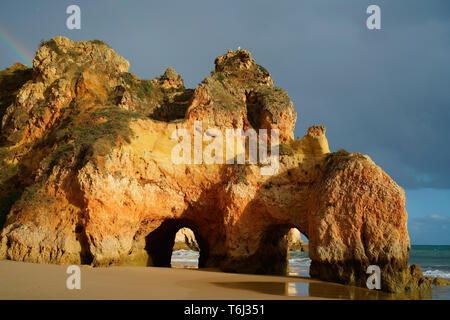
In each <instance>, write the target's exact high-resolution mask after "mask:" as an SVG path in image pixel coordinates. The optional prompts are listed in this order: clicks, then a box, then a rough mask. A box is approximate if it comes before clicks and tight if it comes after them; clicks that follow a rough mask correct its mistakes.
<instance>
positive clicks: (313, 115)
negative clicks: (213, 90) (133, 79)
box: [0, 0, 450, 188]
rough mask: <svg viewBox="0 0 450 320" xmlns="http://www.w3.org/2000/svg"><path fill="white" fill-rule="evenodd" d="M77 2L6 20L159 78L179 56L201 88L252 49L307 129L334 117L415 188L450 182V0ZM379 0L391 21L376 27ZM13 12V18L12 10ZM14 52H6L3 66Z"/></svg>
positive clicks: (25, 37)
mask: <svg viewBox="0 0 450 320" xmlns="http://www.w3.org/2000/svg"><path fill="white" fill-rule="evenodd" d="M73 2H74V1H41V2H39V4H40V5H37V4H33V5H30V2H28V1H14V2H8V4H2V10H1V13H0V17H1V19H0V21H1V23H0V24H2V25H6V26H7V27H8V29H9V30H12V31H13V32H14V33H15V34H18V35H19V37H21V40H22V41H23V42H26V43H28V44H30V47H33V46H34V48H35V46H36V45H37V44H38V42H39V40H41V39H42V38H50V37H52V36H55V35H65V36H68V37H70V38H71V39H73V40H87V39H94V38H99V39H103V40H105V41H106V42H108V43H109V44H110V45H111V46H112V47H113V48H114V49H116V51H117V52H118V53H120V54H121V55H123V56H124V57H125V58H127V59H128V60H129V61H130V62H131V71H132V72H135V73H136V74H138V75H139V76H141V77H145V78H152V77H154V76H156V75H159V74H161V73H163V72H164V69H165V68H166V67H168V66H173V67H174V68H175V70H177V71H178V72H179V73H180V74H181V75H182V76H183V78H184V79H185V82H186V84H187V85H188V86H191V87H194V86H196V85H197V84H198V83H199V82H200V81H202V79H203V78H204V77H205V76H207V75H208V74H209V71H210V70H211V69H212V68H213V61H214V58H215V57H216V56H217V55H219V54H223V53H224V52H226V50H227V49H228V48H233V49H235V48H236V47H238V46H240V47H242V48H244V49H249V50H250V51H251V52H252V53H253V56H254V58H255V59H256V61H257V63H259V64H261V65H263V66H265V67H266V68H267V69H268V70H269V71H270V72H271V74H272V77H273V78H274V80H275V83H276V85H278V86H280V87H282V88H284V89H286V90H287V92H288V94H289V95H290V97H291V99H292V100H293V101H294V103H295V107H296V109H297V112H298V114H299V118H298V122H297V127H296V132H295V133H296V135H297V136H300V137H301V136H303V135H304V133H305V132H306V129H307V127H308V126H310V125H313V124H324V125H326V126H327V137H328V139H329V142H330V147H331V149H332V150H337V149H339V148H346V149H347V150H349V151H352V152H362V153H366V154H368V155H370V156H371V157H372V159H373V160H374V161H375V162H376V163H377V164H379V165H381V166H382V167H383V169H385V170H386V171H387V172H388V173H389V174H390V175H391V176H392V177H393V178H394V179H395V180H396V181H397V182H398V183H399V184H400V185H401V186H403V187H405V188H421V187H434V188H450V170H449V169H448V163H449V162H450V161H449V160H450V151H449V149H448V146H447V144H448V142H449V141H450V128H449V120H450V93H449V92H450V1H448V0H442V1H437V0H429V1H428V0H427V1H425V0H422V1H411V0H408V1H406V0H403V1H400V0H397V1H376V0H373V1H361V0H354V1H349V0H347V1H335V0H329V1H321V0H314V1H313V0H307V1H261V0H258V1H211V0H208V1H206V0H203V1H184V0H183V1H158V2H156V1H155V2H152V1H76V3H77V4H79V5H80V7H81V9H82V30H80V31H69V30H67V29H66V28H65V18H66V15H65V8H66V7H67V5H69V4H72V3H73ZM369 4H378V5H380V7H381V10H382V30H380V31H369V30H367V28H366V27H365V20H366V17H367V15H366V13H365V11H366V8H367V6H368V5H369ZM6 12H8V14H7V15H6V16H5V13H6ZM12 62H13V61H11V59H10V58H9V56H8V54H7V53H4V52H1V53H0V64H1V65H0V66H1V67H7V66H8V65H10V64H11V63H12Z"/></svg>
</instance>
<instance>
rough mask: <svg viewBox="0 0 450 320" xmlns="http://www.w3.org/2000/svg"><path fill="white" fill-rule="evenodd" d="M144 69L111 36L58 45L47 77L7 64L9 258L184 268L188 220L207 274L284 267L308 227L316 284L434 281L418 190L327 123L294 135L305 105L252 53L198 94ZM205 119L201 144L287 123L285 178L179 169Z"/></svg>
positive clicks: (5, 253)
mask: <svg viewBox="0 0 450 320" xmlns="http://www.w3.org/2000/svg"><path fill="white" fill-rule="evenodd" d="M128 67H129V63H128V62H127V61H126V60H125V59H124V58H122V57H120V56H119V55H118V54H116V53H115V52H114V51H113V50H112V49H111V48H110V47H109V46H107V45H106V44H104V43H102V42H101V41H98V40H97V41H87V42H73V41H71V40H69V39H67V38H63V37H58V38H54V39H52V40H50V41H47V42H44V43H43V44H42V46H41V47H40V48H39V50H38V51H37V54H36V58H35V59H34V61H33V68H32V69H27V68H26V67H25V66H20V65H15V66H14V67H12V68H10V69H7V70H5V71H1V73H0V83H1V84H2V87H3V86H6V85H8V86H9V87H8V88H10V89H8V90H0V106H1V109H0V116H1V117H2V118H1V120H2V121H1V140H0V141H1V149H0V161H1V162H0V165H1V172H2V173H1V176H0V179H1V180H0V186H1V189H0V199H1V201H0V214H1V217H2V220H0V222H1V223H3V222H4V224H3V229H2V231H1V234H0V256H1V257H2V258H5V259H11V260H17V261H28V262H38V263H56V264H90V265H93V266H109V265H127V264H133V265H148V266H150V265H153V266H170V257H171V253H172V248H173V246H174V238H175V234H176V233H177V231H178V230H179V229H181V228H183V227H187V228H190V229H191V230H192V231H193V233H194V234H195V239H196V240H197V243H198V247H199V249H200V258H199V267H200V268H201V267H216V268H219V269H221V270H226V271H235V272H250V273H271V274H282V273H285V272H286V271H287V268H288V263H287V257H288V254H287V253H288V237H287V234H288V231H289V230H290V229H291V228H297V229H298V230H299V231H300V232H302V233H303V234H304V235H305V236H306V237H308V239H309V255H310V257H311V259H312V264H311V271H310V272H311V275H312V276H313V277H317V278H320V279H324V280H330V281H337V282H341V283H348V284H355V285H359V286H365V282H366V279H367V275H366V273H365V271H366V269H367V267H368V266H369V265H378V266H379V267H380V268H381V276H382V285H383V287H382V289H383V290H386V291H402V290H404V289H405V288H407V289H408V288H415V287H418V286H422V287H423V286H425V287H426V286H429V282H428V280H426V279H423V277H422V275H421V272H420V270H417V269H411V268H409V267H408V265H407V262H408V255H409V250H410V243H409V237H408V232H407V228H406V219H407V214H406V211H405V196H404V192H403V190H402V188H400V187H399V186H398V185H397V184H396V183H395V182H394V181H393V180H392V179H391V178H390V177H389V176H388V175H387V174H386V173H385V172H384V171H383V170H382V169H380V168H379V167H378V166H377V165H376V164H375V163H374V162H373V161H372V160H371V159H370V158H369V157H368V156H365V155H361V154H354V153H347V152H345V151H339V152H335V153H330V150H329V147H328V142H327V139H326V137H325V127H323V126H312V127H310V129H309V130H308V132H307V133H306V135H305V136H304V137H303V138H302V139H294V135H293V133H294V126H295V122H296V119H297V114H296V111H295V109H294V107H293V104H292V102H291V100H290V99H289V96H288V95H287V93H286V92H285V91H284V90H283V89H280V88H277V87H275V86H274V85H273V81H272V79H271V77H270V74H269V72H268V71H267V70H266V69H264V68H263V67H261V66H259V65H257V64H256V63H255V61H254V59H253V57H252V56H251V54H250V53H249V52H248V51H246V50H240V49H238V50H237V51H232V50H229V51H228V53H227V54H225V55H223V56H220V57H218V58H217V59H216V60H215V68H214V70H213V71H212V72H211V75H210V76H209V77H207V78H205V79H204V81H203V82H202V83H201V84H200V85H198V86H197V87H196V88H195V89H194V90H192V89H186V88H185V87H184V84H183V80H182V79H181V77H180V76H179V75H178V74H177V73H176V72H175V71H174V70H173V69H171V68H169V69H167V71H166V72H165V73H164V75H162V76H161V77H158V78H155V79H153V80H141V79H139V78H137V77H136V76H135V75H133V74H130V73H128V72H127V70H128ZM299 109H301V107H300V108H299ZM198 121H201V123H202V129H201V132H200V137H202V135H201V134H202V133H203V134H204V133H205V130H207V129H208V128H216V129H218V130H220V131H221V132H223V133H224V135H225V131H226V129H243V130H249V129H255V131H256V132H257V133H258V134H259V133H260V131H259V130H260V129H263V130H264V129H265V130H267V132H271V130H272V129H276V130H278V132H279V139H278V140H279V143H280V144H279V167H278V170H276V172H274V174H272V175H264V174H262V173H261V172H262V171H261V167H263V166H264V165H262V164H261V163H256V164H255V163H251V161H249V157H248V154H247V156H246V159H245V162H244V163H243V164H227V163H222V164H220V163H213V164H208V163H205V162H204V161H203V162H201V163H198V164H197V163H193V161H188V163H179V164H175V163H174V161H173V150H174V147H175V146H176V145H177V144H178V143H179V142H180V141H179V140H177V139H174V138H173V137H174V132H176V130H177V129H178V130H180V129H185V130H186V132H188V133H189V137H190V138H192V140H194V137H195V132H194V131H195V130H194V128H195V123H196V122H198ZM209 138H211V137H209ZM203 140H205V139H203ZM212 140H214V139H212ZM274 141H275V140H271V145H272V144H274V143H275V142H274ZM209 143H212V142H211V139H210V140H209V141H206V142H204V143H203V144H202V146H201V148H202V149H201V150H200V151H205V150H206V149H207V147H208V145H209ZM226 148H228V146H227V147H224V149H226ZM236 156H237V149H236V150H235V149H234V148H232V153H231V158H233V157H236ZM224 158H225V159H224V160H229V159H230V157H228V158H227V157H226V156H224ZM189 162H190V163H189Z"/></svg>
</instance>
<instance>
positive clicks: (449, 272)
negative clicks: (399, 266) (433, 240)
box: [409, 245, 450, 279]
mask: <svg viewBox="0 0 450 320" xmlns="http://www.w3.org/2000/svg"><path fill="white" fill-rule="evenodd" d="M409 264H418V265H419V266H420V268H421V269H422V272H423V274H424V275H425V276H427V277H432V278H435V277H441V278H446V279H450V246H417V245H415V246H414V245H413V246H411V252H410V254H409Z"/></svg>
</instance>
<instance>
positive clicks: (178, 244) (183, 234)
mask: <svg viewBox="0 0 450 320" xmlns="http://www.w3.org/2000/svg"><path fill="white" fill-rule="evenodd" d="M180 249H184V250H194V251H199V247H198V243H197V240H195V235H194V232H192V230H191V229H188V228H181V229H180V230H178V232H177V234H176V235H175V245H174V246H173V250H180Z"/></svg>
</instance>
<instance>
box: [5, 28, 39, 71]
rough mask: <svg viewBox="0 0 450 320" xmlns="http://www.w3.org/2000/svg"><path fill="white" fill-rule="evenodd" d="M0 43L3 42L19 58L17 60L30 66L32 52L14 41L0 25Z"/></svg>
mask: <svg viewBox="0 0 450 320" xmlns="http://www.w3.org/2000/svg"><path fill="white" fill-rule="evenodd" d="M0 43H3V44H4V45H5V46H6V47H7V48H8V49H9V50H11V52H12V53H13V54H14V55H15V56H16V57H17V58H18V59H19V60H20V61H19V62H21V63H24V64H26V65H27V66H29V67H31V66H32V61H33V56H32V54H31V53H30V52H29V51H28V50H27V49H26V48H25V47H24V46H23V45H21V44H20V43H18V42H17V41H15V40H14V39H13V38H12V37H11V36H10V35H9V34H8V33H7V32H6V30H5V29H4V28H2V27H1V26H0Z"/></svg>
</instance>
